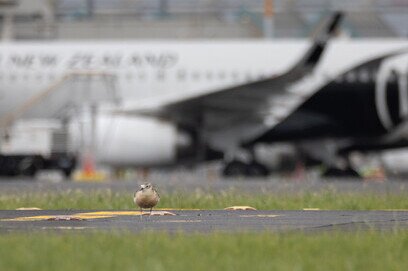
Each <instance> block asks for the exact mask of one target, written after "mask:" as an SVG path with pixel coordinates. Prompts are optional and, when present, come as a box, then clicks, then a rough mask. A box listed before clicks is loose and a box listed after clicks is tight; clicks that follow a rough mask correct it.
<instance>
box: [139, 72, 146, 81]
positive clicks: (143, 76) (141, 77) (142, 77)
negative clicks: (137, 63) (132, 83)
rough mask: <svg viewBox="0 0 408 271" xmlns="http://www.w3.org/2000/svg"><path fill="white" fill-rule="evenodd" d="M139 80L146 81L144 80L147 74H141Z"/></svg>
mask: <svg viewBox="0 0 408 271" xmlns="http://www.w3.org/2000/svg"><path fill="white" fill-rule="evenodd" d="M138 78H139V80H141V81H142V80H144V79H146V74H144V73H143V72H140V73H139V74H138Z"/></svg>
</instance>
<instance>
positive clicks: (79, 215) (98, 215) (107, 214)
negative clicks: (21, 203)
mask: <svg viewBox="0 0 408 271" xmlns="http://www.w3.org/2000/svg"><path fill="white" fill-rule="evenodd" d="M141 214H142V213H141V212H140V211H106V212H105V211H101V212H90V213H77V214H73V215H39V216H26V217H24V216H23V217H16V218H6V219H1V220H0V221H41V220H48V219H53V218H58V217H72V218H74V219H75V218H79V219H98V218H110V217H115V216H123V215H141Z"/></svg>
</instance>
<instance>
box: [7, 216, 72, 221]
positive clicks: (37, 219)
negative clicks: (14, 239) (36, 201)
mask: <svg viewBox="0 0 408 271" xmlns="http://www.w3.org/2000/svg"><path fill="white" fill-rule="evenodd" d="M56 217H58V216H57V215H39V216H25V217H24V216H23V217H16V218H6V219H2V220H1V221H39V220H47V219H51V218H56ZM64 217H65V216H64ZM72 217H73V218H75V217H76V216H75V217H74V216H72Z"/></svg>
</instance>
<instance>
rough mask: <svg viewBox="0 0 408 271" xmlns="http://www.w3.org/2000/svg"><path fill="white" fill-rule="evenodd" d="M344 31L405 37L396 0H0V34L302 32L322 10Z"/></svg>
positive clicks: (403, 6)
mask: <svg viewBox="0 0 408 271" xmlns="http://www.w3.org/2000/svg"><path fill="white" fill-rule="evenodd" d="M333 10H341V11H345V12H347V14H348V15H347V18H346V19H345V23H344V25H343V27H342V34H344V35H346V36H350V37H407V36H408V29H407V27H406V25H407V24H408V18H407V15H406V14H407V13H408V5H407V3H406V1H401V0H348V1H335V0H310V1H302V0H289V1H286V0H218V1H215V0H195V1H189V0H136V1H132V0H117V1H109V0H86V1H82V0H19V1H17V0H3V1H1V2H0V18H1V23H0V25H1V28H2V37H3V39H18V40H20V39H21V40H38V39H63V40H78V39H124V38H126V39H242V38H250V39H256V38H265V37H266V38H305V37H309V36H310V35H311V34H312V33H311V31H312V30H313V26H314V25H315V24H316V22H318V21H319V20H320V19H321V17H322V16H324V15H325V14H327V12H328V11H333Z"/></svg>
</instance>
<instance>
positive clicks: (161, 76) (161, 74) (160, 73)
mask: <svg viewBox="0 0 408 271" xmlns="http://www.w3.org/2000/svg"><path fill="white" fill-rule="evenodd" d="M165 78H166V75H165V73H164V71H158V72H157V80H159V81H163V80H164V79H165Z"/></svg>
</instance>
